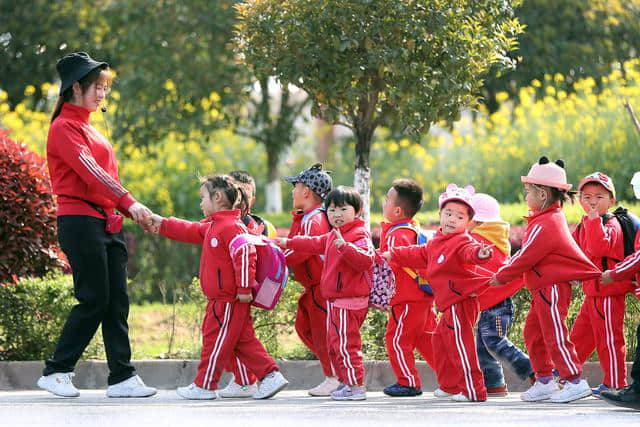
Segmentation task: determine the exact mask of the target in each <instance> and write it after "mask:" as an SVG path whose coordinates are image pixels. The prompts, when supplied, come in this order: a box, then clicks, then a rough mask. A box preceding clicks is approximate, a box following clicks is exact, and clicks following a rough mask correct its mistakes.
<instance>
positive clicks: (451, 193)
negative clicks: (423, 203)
mask: <svg viewBox="0 0 640 427" xmlns="http://www.w3.org/2000/svg"><path fill="white" fill-rule="evenodd" d="M475 193H476V190H475V188H473V186H471V185H467V186H466V187H464V188H462V187H458V186H457V185H456V184H449V185H447V189H446V190H445V192H444V193H442V194H441V195H440V197H439V198H438V208H439V209H442V206H444V204H445V203H447V202H453V201H456V202H462V203H464V204H466V205H468V206H469V207H470V208H471V210H472V211H473V210H474V209H473V204H472V203H471V200H472V199H473V195H474V194H475Z"/></svg>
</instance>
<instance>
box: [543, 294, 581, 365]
mask: <svg viewBox="0 0 640 427" xmlns="http://www.w3.org/2000/svg"><path fill="white" fill-rule="evenodd" d="M550 308H551V320H552V321H553V329H554V331H555V335H556V345H557V346H558V350H560V354H561V355H562V359H563V360H564V363H565V364H566V365H567V368H569V372H570V373H571V375H578V368H577V367H576V365H575V363H573V360H571V355H570V354H569V350H568V349H567V345H566V342H565V336H564V334H563V333H562V320H561V319H560V311H558V285H553V286H551V307H550Z"/></svg>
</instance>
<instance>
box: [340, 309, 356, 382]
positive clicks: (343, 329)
mask: <svg viewBox="0 0 640 427" xmlns="http://www.w3.org/2000/svg"><path fill="white" fill-rule="evenodd" d="M339 310H340V311H339V317H340V327H339V328H338V331H339V337H340V353H342V359H343V360H344V367H345V369H346V370H347V381H349V382H351V384H349V385H358V380H357V379H356V370H355V369H353V365H352V364H351V357H350V356H349V352H348V351H347V310H346V309H344V308H341V309H339Z"/></svg>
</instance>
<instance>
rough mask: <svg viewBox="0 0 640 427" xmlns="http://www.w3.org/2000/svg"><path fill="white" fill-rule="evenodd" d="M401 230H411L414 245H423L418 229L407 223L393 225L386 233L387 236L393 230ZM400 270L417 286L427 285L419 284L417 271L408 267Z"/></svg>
mask: <svg viewBox="0 0 640 427" xmlns="http://www.w3.org/2000/svg"><path fill="white" fill-rule="evenodd" d="M402 228H405V229H407V230H411V231H413V232H414V233H416V243H417V244H418V245H420V244H423V243H424V242H421V241H420V240H423V239H421V236H422V235H421V233H420V231H418V229H417V228H416V227H414V226H413V225H412V224H410V223H408V222H403V223H401V224H396V225H394V226H393V227H391V228H390V229H389V232H388V233H389V234H391V232H393V231H394V230H398V229H402ZM402 269H403V270H404V272H405V273H407V274H408V275H409V277H411V278H412V279H413V280H414V281H415V282H416V283H417V284H418V285H419V286H423V285H426V284H427V283H426V282H425V283H421V282H420V275H419V274H418V271H417V270H413V269H411V268H409V267H402Z"/></svg>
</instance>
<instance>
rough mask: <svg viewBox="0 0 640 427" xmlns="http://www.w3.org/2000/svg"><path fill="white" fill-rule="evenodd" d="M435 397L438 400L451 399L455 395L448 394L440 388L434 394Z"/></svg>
mask: <svg viewBox="0 0 640 427" xmlns="http://www.w3.org/2000/svg"><path fill="white" fill-rule="evenodd" d="M433 396H434V397H438V398H444V397H451V396H453V393H447V392H446V391H444V390H442V389H441V388H439V387H438V388H437V389H436V391H434V392H433Z"/></svg>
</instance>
